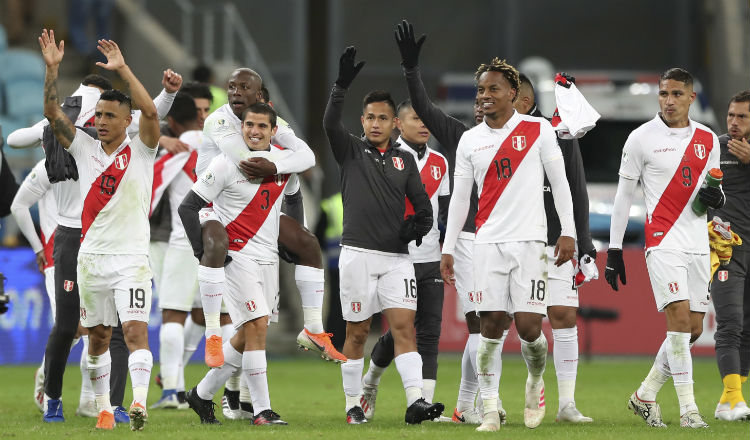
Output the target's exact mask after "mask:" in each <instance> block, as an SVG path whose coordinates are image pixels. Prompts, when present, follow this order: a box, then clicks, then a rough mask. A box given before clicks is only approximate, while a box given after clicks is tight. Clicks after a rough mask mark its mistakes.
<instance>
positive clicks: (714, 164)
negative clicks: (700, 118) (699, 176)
mask: <svg viewBox="0 0 750 440" xmlns="http://www.w3.org/2000/svg"><path fill="white" fill-rule="evenodd" d="M711 135H712V136H713V142H714V147H713V148H712V149H711V154H710V155H709V156H708V169H709V170H711V169H712V168H721V160H720V158H721V145H719V138H718V137H717V136H716V134H714V133H711Z"/></svg>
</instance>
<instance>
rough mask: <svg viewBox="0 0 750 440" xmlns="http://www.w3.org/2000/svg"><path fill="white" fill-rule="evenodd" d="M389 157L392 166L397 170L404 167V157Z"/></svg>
mask: <svg viewBox="0 0 750 440" xmlns="http://www.w3.org/2000/svg"><path fill="white" fill-rule="evenodd" d="M391 159H393V168H396V169H397V170H399V171H401V170H403V169H404V159H401V158H400V157H392V158H391Z"/></svg>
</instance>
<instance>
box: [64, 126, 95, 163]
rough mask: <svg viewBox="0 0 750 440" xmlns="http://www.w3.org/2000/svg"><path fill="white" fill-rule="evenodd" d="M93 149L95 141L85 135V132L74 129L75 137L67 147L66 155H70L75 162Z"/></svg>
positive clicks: (77, 128)
mask: <svg viewBox="0 0 750 440" xmlns="http://www.w3.org/2000/svg"><path fill="white" fill-rule="evenodd" d="M95 147H96V140H95V139H94V138H92V137H91V136H89V135H88V134H86V132H85V131H83V130H81V129H80V128H79V127H76V135H75V137H74V138H73V142H71V143H70V146H69V147H68V153H70V154H71V155H72V156H73V158H75V159H76V160H79V158H80V157H82V156H84V155H86V153H87V152H88V151H90V150H91V149H93V148H95Z"/></svg>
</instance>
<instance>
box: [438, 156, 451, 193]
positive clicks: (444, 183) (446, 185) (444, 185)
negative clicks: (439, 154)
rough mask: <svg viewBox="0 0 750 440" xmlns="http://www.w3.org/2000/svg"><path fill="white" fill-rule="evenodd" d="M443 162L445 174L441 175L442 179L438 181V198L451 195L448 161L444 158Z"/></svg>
mask: <svg viewBox="0 0 750 440" xmlns="http://www.w3.org/2000/svg"><path fill="white" fill-rule="evenodd" d="M443 160H445V173H444V174H443V178H442V179H441V181H440V188H438V196H449V195H451V179H450V174H449V173H448V172H449V171H450V170H449V169H448V167H449V166H450V165H448V161H447V160H446V159H445V158H443Z"/></svg>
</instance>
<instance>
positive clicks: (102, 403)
mask: <svg viewBox="0 0 750 440" xmlns="http://www.w3.org/2000/svg"><path fill="white" fill-rule="evenodd" d="M87 356H88V359H87V363H88V368H89V377H90V378H91V387H92V388H93V389H94V395H95V399H96V407H97V410H98V411H99V412H102V411H107V412H112V405H111V404H110V403H109V381H110V373H111V371H112V357H111V356H110V355H109V350H107V351H105V352H104V353H102V354H100V355H99V356H92V355H87Z"/></svg>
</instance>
